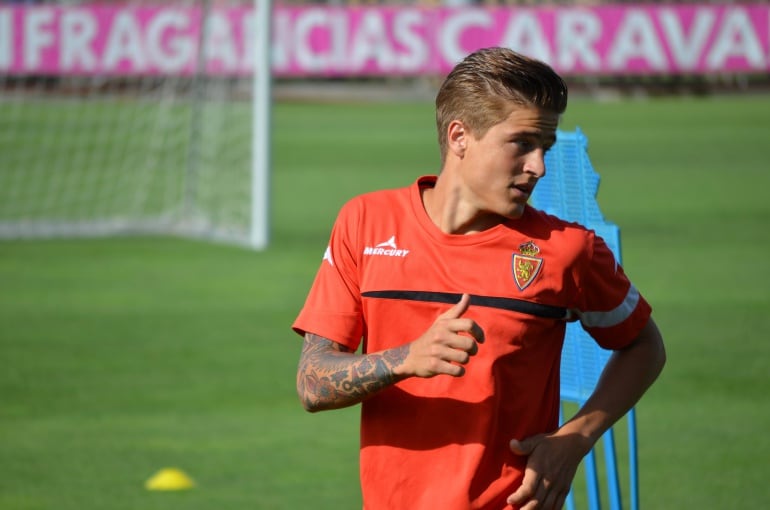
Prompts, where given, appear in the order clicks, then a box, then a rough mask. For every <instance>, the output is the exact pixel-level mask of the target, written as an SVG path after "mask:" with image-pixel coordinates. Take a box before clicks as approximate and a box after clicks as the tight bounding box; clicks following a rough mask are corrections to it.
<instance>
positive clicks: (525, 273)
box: [512, 241, 543, 290]
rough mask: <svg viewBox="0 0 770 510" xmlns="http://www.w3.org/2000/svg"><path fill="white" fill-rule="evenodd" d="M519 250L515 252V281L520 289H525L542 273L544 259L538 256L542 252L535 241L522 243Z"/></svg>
mask: <svg viewBox="0 0 770 510" xmlns="http://www.w3.org/2000/svg"><path fill="white" fill-rule="evenodd" d="M519 252H520V253H514V254H513V267H512V269H513V281H514V282H516V286H517V287H518V288H519V290H524V289H526V288H527V287H529V285H530V284H531V283H532V282H533V281H534V279H535V277H536V276H537V275H538V274H539V273H540V268H541V267H543V259H542V258H540V257H537V256H536V255H538V254H539V253H540V248H538V246H537V245H536V244H535V243H534V242H533V241H527V242H526V243H522V244H520V245H519Z"/></svg>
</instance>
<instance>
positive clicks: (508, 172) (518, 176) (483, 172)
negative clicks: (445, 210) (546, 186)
mask: <svg viewBox="0 0 770 510" xmlns="http://www.w3.org/2000/svg"><path fill="white" fill-rule="evenodd" d="M558 123H559V116H558V114H555V113H550V112H546V111H544V110H540V109H538V108H522V107H516V108H514V110H513V111H512V112H511V114H510V115H508V117H507V118H506V119H504V120H503V121H502V122H500V123H498V124H495V125H494V126H492V127H491V128H490V129H489V130H488V131H487V132H486V133H485V134H484V135H483V136H481V137H480V138H476V137H475V136H474V135H473V134H472V133H470V132H466V138H465V151H464V153H463V156H462V163H461V165H460V174H461V179H462V181H463V184H464V193H465V197H464V198H465V199H466V201H467V202H469V203H470V204H471V205H472V206H473V207H474V208H475V209H476V210H477V211H478V212H480V213H482V214H484V213H492V214H496V215H499V216H503V217H505V218H512V219H515V218H519V217H520V216H521V215H522V214H523V212H524V206H525V204H526V203H527V200H529V196H530V194H531V193H532V190H533V189H534V187H535V184H536V183H537V180H538V179H539V178H540V177H543V176H544V175H545V161H544V157H545V153H546V151H547V150H548V149H550V148H551V146H552V145H553V144H554V142H555V141H556V128H557V127H558Z"/></svg>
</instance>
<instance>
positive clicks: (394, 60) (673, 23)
mask: <svg viewBox="0 0 770 510" xmlns="http://www.w3.org/2000/svg"><path fill="white" fill-rule="evenodd" d="M201 21H202V20H201V12H200V11H199V10H198V9H195V8H185V7H176V6H160V5H158V6H143V7H136V6H132V7H129V6H121V5H115V4H110V5H96V4H94V5H72V6H53V5H39V6H29V5H12V4H5V5H2V6H0V73H3V74H6V75H39V74H45V75H103V76H126V75H188V74H192V73H194V72H196V69H198V68H199V66H202V68H203V69H205V72H206V73H208V74H211V75H222V76H241V75H249V74H251V73H252V72H253V70H254V69H253V62H254V42H255V38H254V30H255V27H256V23H255V17H254V11H253V10H252V9H251V8H248V7H233V8H216V9H214V10H213V11H212V12H211V14H210V15H209V17H208V22H207V23H206V25H205V30H202V23H201ZM769 32H770V5H769V4H766V3H758V4H725V5H715V4H705V3H704V4H702V5H697V4H686V5H665V4H661V5H631V4H624V5H601V6H572V7H567V6H560V7H521V8H518V7H497V8H480V7H478V8H477V7H463V8H449V7H436V8H427V7H413V6H384V7H333V6H320V5H309V6H305V7H287V6H278V7H276V8H275V11H274V13H273V35H272V47H271V52H272V62H273V71H274V73H275V75H276V76H378V75H388V76H414V75H421V74H445V73H447V72H448V71H449V70H450V69H451V67H452V66H453V65H454V64H455V63H456V62H457V61H459V60H460V59H461V58H462V57H463V56H464V55H466V54H467V53H469V52H471V51H473V50H476V49H478V48H482V47H486V46H507V47H510V48H513V49H516V50H518V51H520V52H522V53H525V54H528V55H530V56H533V57H536V58H539V59H541V60H544V61H546V62H548V63H549V64H551V65H552V66H553V67H554V68H556V69H557V70H558V71H559V72H561V73H563V74H565V75H585V74H594V75H617V74H637V75H641V74H704V73H754V74H763V73H767V72H768V71H770V34H769ZM203 34H205V36H206V37H205V43H204V44H202V43H201V40H202V39H203V38H202V35H203ZM199 50H201V51H199Z"/></svg>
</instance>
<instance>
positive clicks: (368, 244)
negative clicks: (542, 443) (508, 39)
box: [293, 176, 651, 510]
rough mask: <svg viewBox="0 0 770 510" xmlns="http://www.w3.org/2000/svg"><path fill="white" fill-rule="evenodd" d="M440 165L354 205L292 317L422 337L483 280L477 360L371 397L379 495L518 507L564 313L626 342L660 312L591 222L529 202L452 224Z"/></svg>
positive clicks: (366, 484) (366, 480) (495, 508)
mask: <svg viewBox="0 0 770 510" xmlns="http://www.w3.org/2000/svg"><path fill="white" fill-rule="evenodd" d="M435 179H436V178H435V177H432V176H429V177H422V178H420V179H419V180H418V181H417V182H416V183H414V184H413V185H412V186H409V187H407V188H401V189H397V190H385V191H377V192H373V193H368V194H365V195H361V196H359V197H356V198H354V199H352V200H351V201H349V202H348V203H347V204H345V205H344V206H343V208H342V209H341V211H340V213H339V216H338V218H337V221H336V222H335V225H334V228H333V230H332V234H331V239H330V242H329V247H328V249H327V251H326V253H325V254H324V259H323V261H322V263H321V267H320V269H319V270H318V273H317V275H316V278H315V281H314V283H313V286H312V288H311V289H310V292H309V295H308V297H307V300H306V303H305V306H304V307H303V308H302V310H301V312H300V314H299V316H298V317H297V319H296V321H295V322H294V324H293V328H294V330H295V331H296V332H298V333H300V334H304V333H305V332H311V333H314V334H317V335H319V336H322V337H325V338H328V339H330V340H334V341H336V342H339V343H340V344H343V345H345V346H347V347H349V348H350V349H353V350H356V349H358V348H359V346H361V347H362V351H363V352H364V353H371V352H377V351H382V350H384V349H390V348H393V347H396V346H399V345H403V344H404V343H407V342H411V341H413V340H415V339H417V338H418V337H419V336H420V335H421V334H422V333H424V332H425V331H426V330H427V329H428V328H429V327H430V326H431V325H432V324H433V322H434V321H435V319H436V317H437V316H438V315H439V314H441V313H443V312H444V311H446V310H447V309H448V308H450V307H451V306H452V304H454V303H456V302H457V301H459V299H460V296H461V294H462V293H469V294H471V305H470V308H469V309H468V311H467V312H466V313H465V315H464V317H468V318H471V319H473V320H475V321H476V322H477V323H478V324H479V326H481V328H482V329H483V330H484V333H485V342H484V343H483V344H480V345H479V350H478V354H476V355H475V356H473V357H471V360H470V362H469V363H468V364H467V365H466V366H465V368H466V373H465V375H463V376H462V377H459V378H454V377H451V376H446V375H442V376H436V377H433V378H430V379H423V378H417V377H414V378H410V379H406V380H404V381H401V382H399V383H397V384H395V385H393V386H391V387H389V388H387V389H385V390H383V391H381V392H379V393H377V394H376V395H374V396H372V397H371V398H369V399H367V400H366V401H364V402H363V403H362V408H361V452H360V472H361V486H362V493H363V499H364V508H365V509H367V510H402V509H409V510H421V509H425V510H433V509H436V508H441V509H442V510H470V509H474V510H475V509H490V510H500V509H503V508H506V502H505V500H506V498H507V497H508V496H509V495H510V494H511V493H513V492H514V491H515V490H516V488H517V487H518V486H519V485H520V483H521V480H522V477H523V471H524V467H525V464H526V459H525V458H524V457H520V456H516V455H514V454H513V453H512V452H511V451H510V449H509V447H508V443H509V441H510V440H511V439H513V438H517V439H524V438H527V437H529V436H532V435H535V434H538V433H542V432H547V431H552V430H555V429H556V428H557V426H558V405H559V363H560V354H561V347H562V342H563V337H564V329H565V325H566V322H567V321H568V320H576V319H580V320H581V322H582V323H583V327H584V328H586V330H587V331H588V332H589V333H590V334H591V335H592V336H593V337H594V338H595V339H596V341H597V342H598V343H599V344H600V345H602V346H603V347H605V348H610V349H618V348H622V347H624V346H626V345H628V344H629V343H630V342H631V341H632V340H633V339H634V338H635V337H636V336H637V335H638V333H639V332H640V331H641V329H642V327H643V326H644V325H645V324H646V322H647V320H648V318H649V316H650V312H651V310H650V306H649V305H648V304H647V302H646V301H645V300H644V298H642V297H641V295H640V294H639V293H638V292H637V291H636V289H635V287H634V286H633V285H632V284H631V283H630V282H629V280H628V279H627V278H626V276H625V274H624V273H623V270H622V268H621V267H620V266H618V265H617V264H616V261H615V258H614V256H613V255H612V252H611V251H610V250H609V248H608V247H607V246H606V245H605V243H604V242H603V241H602V239H601V238H599V237H598V236H596V235H595V234H594V233H593V232H592V231H590V230H587V229H585V228H584V227H582V226H580V225H577V224H574V223H568V222H565V221H562V220H560V219H558V218H556V217H553V216H549V215H547V214H545V213H542V212H540V211H537V210H535V209H533V208H531V207H527V208H526V209H525V212H524V214H523V216H522V217H521V218H519V219H516V220H509V221H507V222H506V223H504V224H501V225H498V226H495V227H493V228H491V229H489V230H486V231H484V232H480V233H476V234H472V235H449V234H445V233H443V232H441V231H440V230H439V229H438V227H437V226H436V225H435V224H434V223H433V222H432V221H431V220H430V218H429V217H428V215H427V213H426V212H425V209H424V207H423V203H422V199H421V196H420V187H425V186H433V184H434V183H435ZM362 342H363V344H362ZM507 508H510V507H507Z"/></svg>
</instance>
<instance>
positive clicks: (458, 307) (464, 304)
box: [441, 294, 471, 319]
mask: <svg viewBox="0 0 770 510" xmlns="http://www.w3.org/2000/svg"><path fill="white" fill-rule="evenodd" d="M470 303H471V296H470V294H463V295H462V296H461V297H460V301H458V302H457V304H455V305H454V306H453V307H452V308H450V309H449V310H447V311H446V312H444V313H443V314H441V317H443V318H444V319H457V318H458V317H462V315H463V314H464V313H465V311H466V310H468V306H470Z"/></svg>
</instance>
